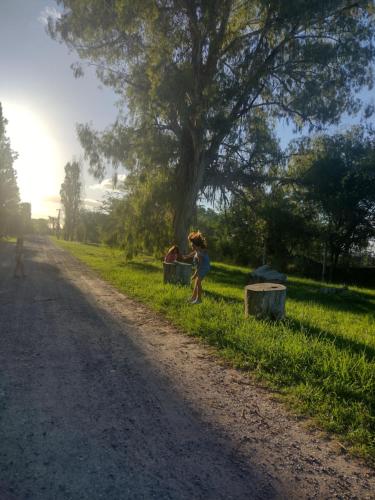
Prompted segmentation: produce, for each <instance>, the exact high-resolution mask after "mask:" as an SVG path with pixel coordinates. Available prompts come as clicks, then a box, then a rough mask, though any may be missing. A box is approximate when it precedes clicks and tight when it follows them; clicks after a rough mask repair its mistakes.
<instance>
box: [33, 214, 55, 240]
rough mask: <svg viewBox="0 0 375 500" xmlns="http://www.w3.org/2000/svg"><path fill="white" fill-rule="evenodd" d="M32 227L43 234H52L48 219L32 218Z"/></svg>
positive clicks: (37, 232)
mask: <svg viewBox="0 0 375 500" xmlns="http://www.w3.org/2000/svg"><path fill="white" fill-rule="evenodd" d="M31 223H32V228H33V233H34V234H38V235H41V236H46V235H47V234H51V228H50V224H49V220H48V219H42V218H40V219H32V220H31Z"/></svg>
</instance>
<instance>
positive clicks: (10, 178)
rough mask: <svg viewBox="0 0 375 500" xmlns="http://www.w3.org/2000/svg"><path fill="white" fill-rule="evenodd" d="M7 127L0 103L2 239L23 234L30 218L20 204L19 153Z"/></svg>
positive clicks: (0, 217)
mask: <svg viewBox="0 0 375 500" xmlns="http://www.w3.org/2000/svg"><path fill="white" fill-rule="evenodd" d="M6 125H7V120H6V118H5V116H4V115H3V108H2V105H1V103H0V238H1V237H4V236H7V235H9V234H16V233H17V232H22V230H23V226H24V225H25V223H26V222H27V216H28V207H27V205H26V204H20V196H19V189H18V184H17V175H16V171H15V169H14V166H13V164H14V161H15V160H16V158H17V153H16V152H15V151H13V149H12V147H11V144H10V140H9V138H8V136H7V134H6Z"/></svg>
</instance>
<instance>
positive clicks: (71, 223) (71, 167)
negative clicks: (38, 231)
mask: <svg viewBox="0 0 375 500" xmlns="http://www.w3.org/2000/svg"><path fill="white" fill-rule="evenodd" d="M80 175H81V166H80V164H79V162H77V161H72V162H68V163H67V164H66V165H65V178H64V182H63V183H62V184H61V189H60V197H61V203H62V206H63V209H64V239H66V240H73V239H74V238H75V237H76V232H77V228H78V222H79V209H80V206H81V191H82V184H81V181H80Z"/></svg>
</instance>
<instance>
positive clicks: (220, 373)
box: [0, 238, 375, 500]
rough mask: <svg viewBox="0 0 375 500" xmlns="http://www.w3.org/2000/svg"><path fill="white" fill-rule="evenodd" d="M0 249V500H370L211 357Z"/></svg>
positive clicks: (335, 447)
mask: <svg viewBox="0 0 375 500" xmlns="http://www.w3.org/2000/svg"><path fill="white" fill-rule="evenodd" d="M25 264H26V272H27V274H28V276H27V277H26V279H24V280H22V279H18V280H17V279H15V278H13V277H12V273H13V255H12V254H11V248H10V246H9V245H8V246H7V245H6V244H2V246H1V247H0V442H1V447H0V500H6V499H10V500H11V499H90V500H91V499H100V498H103V499H128V498H129V499H138V498H139V499H149V498H157V499H164V498H165V499H169V498H171V499H177V498H178V499H185V498H186V499H188V498H189V499H192V498H194V499H199V498H202V499H203V498H205V499H206V498H212V499H230V498H233V499H234V498H235V499H242V498H243V499H273V498H277V499H278V498H285V499H309V498H319V499H325V498H327V499H328V498H341V499H349V498H350V499H355V498H358V499H361V500H362V499H371V498H374V491H375V489H374V486H375V473H374V470H373V469H371V468H369V467H367V466H366V465H365V464H363V463H362V462H360V461H358V460H355V459H353V458H351V457H350V456H348V455H347V454H345V453H343V451H344V450H342V448H341V447H340V445H339V444H337V442H335V441H334V440H333V441H331V440H329V439H328V438H327V437H324V435H323V436H322V435H321V433H319V432H318V431H313V430H311V429H308V428H307V426H306V425H305V424H304V422H303V421H300V419H298V418H297V417H294V416H293V415H291V414H290V412H288V411H286V410H285V408H284V407H283V405H282V404H280V402H278V401H277V399H276V398H275V397H274V395H273V394H272V393H271V392H270V391H268V390H266V389H263V388H261V387H259V386H258V385H257V384H255V383H254V382H252V381H251V379H250V378H249V377H247V376H246V375H245V374H242V373H239V372H237V371H236V370H234V369H231V368H228V367H225V366H223V364H222V363H220V362H219V361H218V359H217V357H216V356H215V354H214V353H213V351H212V350H210V349H209V348H207V347H205V346H203V345H201V344H200V343H199V342H198V341H197V340H194V339H192V338H190V337H188V336H186V335H184V334H182V333H181V332H179V331H178V330H177V329H176V328H174V327H172V326H171V325H170V324H169V323H167V322H166V321H165V320H163V319H162V318H160V317H159V316H158V315H156V314H154V313H153V312H150V311H149V310H148V309H147V308H145V307H144V306H143V305H141V304H139V303H137V302H135V301H134V300H131V299H129V298H127V297H125V296H124V295H122V294H121V293H119V292H118V291H116V290H115V289H114V288H113V287H112V286H110V285H109V284H107V283H105V282H103V281H102V280H100V279H99V278H98V277H97V276H96V275H95V274H94V273H93V272H92V271H90V270H88V269H87V268H86V267H85V266H84V265H82V264H80V263H79V262H77V261H76V260H75V259H74V258H73V257H71V256H70V255H69V254H68V253H66V252H64V251H62V250H61V249H57V248H55V247H54V246H53V245H52V244H51V243H50V242H49V241H47V240H45V239H42V238H39V239H34V240H32V241H29V242H27V254H26V259H25Z"/></svg>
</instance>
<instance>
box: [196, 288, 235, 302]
mask: <svg viewBox="0 0 375 500" xmlns="http://www.w3.org/2000/svg"><path fill="white" fill-rule="evenodd" d="M203 293H204V295H206V296H207V297H210V298H212V299H214V300H217V301H222V302H226V303H227V304H242V303H243V299H240V298H238V297H234V296H230V295H228V292H225V293H219V292H213V291H212V290H206V289H204V290H203Z"/></svg>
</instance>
